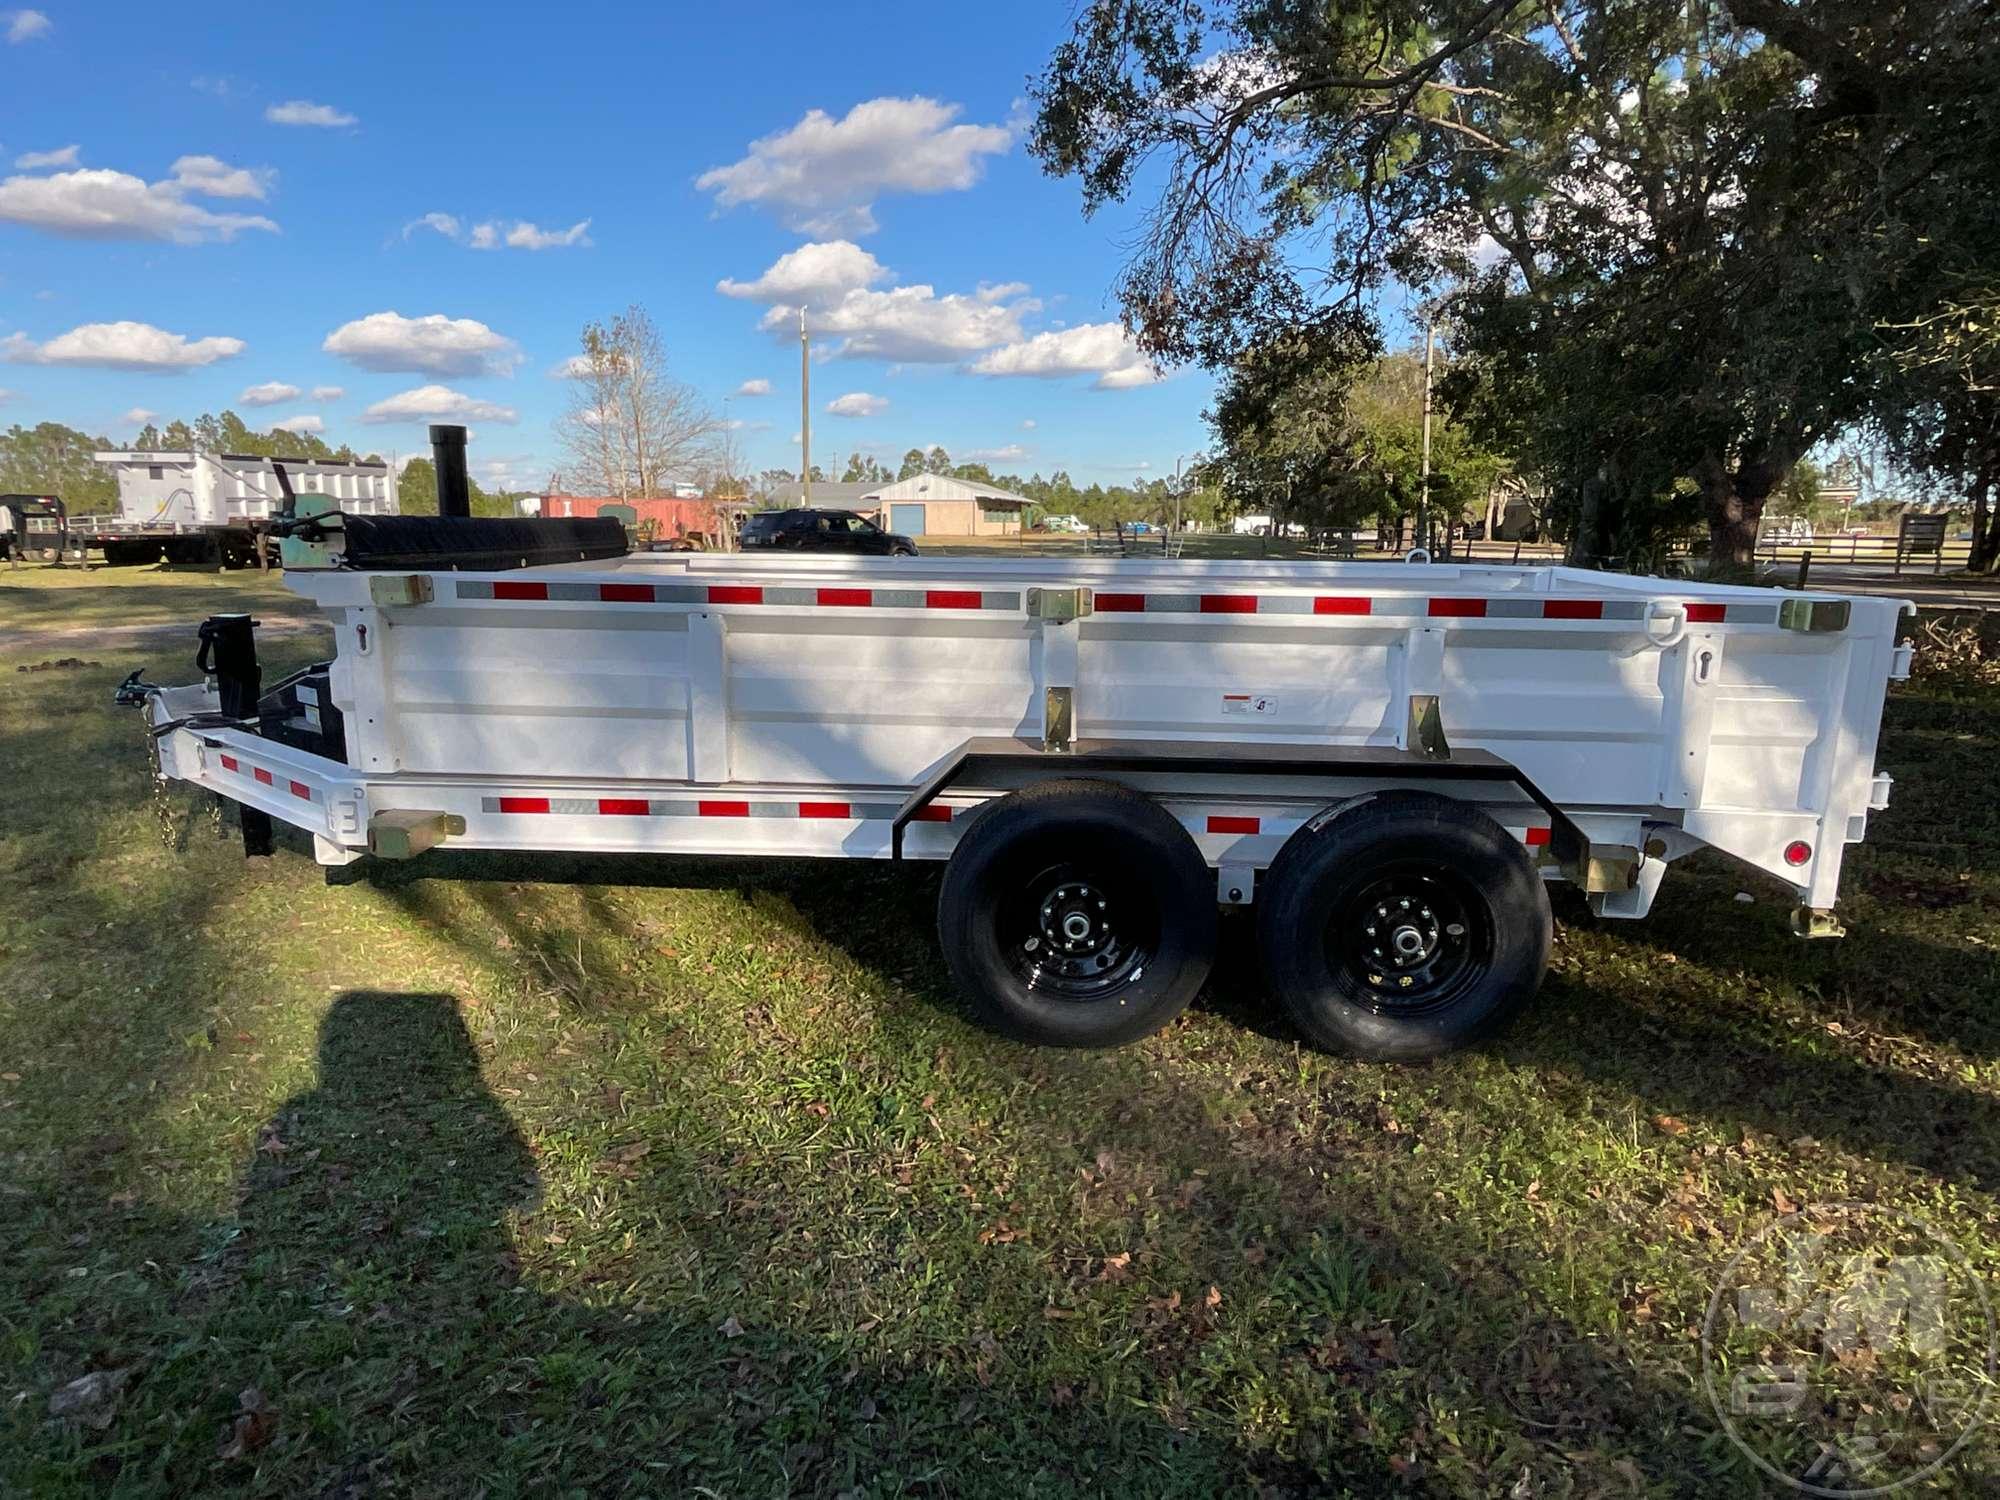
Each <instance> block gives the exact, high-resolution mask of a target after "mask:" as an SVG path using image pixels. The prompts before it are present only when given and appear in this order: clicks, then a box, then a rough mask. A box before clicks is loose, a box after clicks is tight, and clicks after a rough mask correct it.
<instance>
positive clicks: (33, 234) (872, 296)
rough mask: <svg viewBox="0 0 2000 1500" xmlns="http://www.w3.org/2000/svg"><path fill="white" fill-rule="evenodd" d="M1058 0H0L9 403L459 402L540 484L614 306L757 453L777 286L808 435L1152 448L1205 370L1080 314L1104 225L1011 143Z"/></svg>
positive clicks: (347, 425)
mask: <svg viewBox="0 0 2000 1500" xmlns="http://www.w3.org/2000/svg"><path fill="white" fill-rule="evenodd" d="M1068 16H1069V7H1068V6H1067V5H1066V4H1062V3H1048V4H1036V5H1026V4H1020V5H1009V4H1004V3H1003V4H999V5H986V6H979V7H972V6H953V5H943V6H941V5H938V4H936V3H935V0H928V3H923V4H908V5H904V4H870V5H868V6H866V7H850V6H844V5H826V4H817V5H808V4H794V3H784V4H768V5H759V4H752V5H716V4H707V5H687V4H671V5H650V6H638V5H630V6H612V5H598V4H589V3H578V4H570V5H566V6H562V7H558V8H556V9H553V10H551V9H550V8H549V7H547V6H545V5H536V6H514V5H507V4H499V5H485V6H481V7H478V8H476V9H471V8H466V7H445V6H439V5H397V6H394V7H389V6H381V7H364V6H325V7H316V6H295V7H273V6H270V5H256V6H251V5H242V6H209V7H202V8H187V9H180V8H176V9H175V11H174V13H173V20H172V22H171V24H165V23H164V20H163V15H162V13H161V12H160V10H159V9H158V7H157V6H139V5H123V4H111V3H94V4H91V5H89V6H69V5H64V4H61V3H54V0H51V3H47V4H45V5H44V6H42V7H40V8H38V9H36V10H31V11H22V10H5V9H0V76H4V85H0V86H3V87H4V93H5V97H6V99H7V108H6V110H5V111H4V114H0V153H4V155H0V389H4V390H5V391H7V392H8V393H9V394H8V395H7V396H6V397H5V398H4V402H0V422H8V423H11V422H23V423H32V422H36V421H41V420H45V419H53V420H58V421H63V422H67V423H70V424H72V425H75V426H78V427H83V428H85V429H87V430H90V431H92V432H102V433H104V434H106V435H108V436H109V437H111V438H112V439H113V440H114V441H128V440H129V439H130V438H131V436H132V435H133V433H134V432H135V431H136V429H137V425H138V420H139V419H137V418H135V417H134V416H133V415H131V414H132V413H134V412H141V411H150V412H157V413H160V414H162V415H163V416H183V415H184V416H190V417H191V416H194V415H196V414H198V413H200V412H202V411H204V410H220V409H222V408H223V407H225V406H230V407H234V408H235V409H236V410H237V411H238V412H240V413H241V414H242V415H243V416H244V418H245V419H246V420H247V421H249V422H250V423H251V424H252V425H253V426H267V425H272V424H274V423H277V422H280V421H291V420H304V421H305V422H306V423H308V424H310V422H311V421H312V420H313V419H317V420H318V422H319V423H321V424H323V435H324V436H326V437H327V438H328V439H329V440H331V441H334V442H340V441H343V440H344V441H348V442H351V443H353V444H354V445H355V446H356V447H359V448H364V449H365V448H374V449H378V450H381V451H384V452H387V451H390V450H395V451H399V452H402V453H408V452H410V451H412V450H421V449H422V448H423V447H424V444H425V436H424V423H425V422H426V421H428V420H453V419H463V420H466V421H468V422H469V423H470V425H471V426H472V427H473V428H474V458H475V462H476V465H477V467H476V469H475V473H476V474H477V475H478V477H480V479H481V480H482V482H498V483H503V484H507V485H512V486H522V487H535V488H539V487H540V486H541V485H542V483H543V482H544V480H545V479H546V478H547V476H548V473H549V471H550V470H551V469H552V468H555V467H556V466H557V465H558V463H559V457H558V453H557V448H556V444H555V441H554V437H553V434H552V431H551V422H552V420H553V418H554V417H555V415H556V414H557V412H558V410H559V409H560V407H561V405H562V402H563V399H564V391H563V387H562V383H561V381H559V380H557V379H553V378H551V377H550V374H549V372H550V371H551V369H553V368H554V367H556V366H558V365H559V364H560V362H561V361H562V360H563V359H564V358H565V357H566V356H568V355H569V354H571V353H573V352H574V351H575V349H576V338H577V333H578V330H579V328H580V327H581V325H582V324H583V323H584V321H585V320H587V319H590V318H593V317H609V316H610V315H612V314H613V313H615V312H617V311H618V310H620V309H621V308H623V307H624V306H625V305H626V304H627V303H629V302H640V303H643V304H644V305H645V306H646V308H647V309H648V310H649V311H650V312H651V313H652V315H653V317H654V319H655V321H656V322H657V323H658V324H659V326H660V327H661V329H662V331H663V332H664V334H665V335H666V338H667V341H668V346H669V350H670V353H671V356H672V360H673V365H674V368H675V371H676V373H677V374H678V375H679V377H680V378H682V379H683V380H685V381H687V382H689V383H690V384H692V385H693V386H695V387H696V388H697V389H698V390H699V391H700V392H701V393H702V394H703V395H704V396H705V397H706V398H708V400H709V401H710V402H711V403H712V404H713V405H714V406H715V407H716V409H717V410H718V412H724V411H726V414H727V416H728V417H729V418H730V419H731V420H733V421H735V422H738V423H741V424H743V425H742V427H741V429H740V431H739V437H740V441H741V444H742V447H743V450H744V452H745V456H746V458H747V460H748V462H749V465H750V467H752V468H753V469H761V468H763V467H767V466H770V467H787V468H789V467H793V466H795V465H796V463H797V453H798V449H797V447H796V445H795V443H794V442H793V438H794V436H795V434H796V433H797V430H798V396H799V391H798V346H797V342H796V336H795V333H791V332H787V333H783V334H774V333H772V332H767V331H763V329H762V328H761V327H760V325H761V324H764V323H765V322H767V321H768V322H770V323H771V324H773V325H778V326H782V327H785V328H787V329H795V326H796V323H795V318H794V317H793V316H792V315H791V314H789V313H788V312H787V311H786V310H787V309H790V308H792V307H794V306H796V305H797V303H798V302H799V301H801V300H804V301H805V302H806V303H807V304H808V305H809V306H810V307H811V308H812V309H813V319H814V322H815V324H816V325H819V327H820V328H821V330H822V331H821V332H820V333H819V334H818V335H817V338H816V342H817V343H818V344H819V346H820V348H821V350H822V352H823V353H825V354H826V355H827V356H829V357H827V358H825V359H824V360H822V361H820V362H818V363H817V364H816V366H815V371H814V378H813V395H814V403H813V404H814V408H815V410H814V417H813V452H814V456H815V458H816V459H818V460H819V461H820V462H821V463H822V464H827V463H836V462H838V461H841V460H844V457H845V455H846V454H847V453H848V452H849V451H850V450H852V449H856V448H860V449H863V450H872V451H874V452H875V453H877V454H878V455H879V456H881V457H883V458H884V459H886V460H887V461H888V462H889V463H890V464H891V465H892V466H893V464H894V463H895V462H896V460H897V458H898V457H900V455H901V453H902V452H903V451H904V450H905V449H906V448H908V447H910V446H912V445H914V444H922V445H929V444H932V443H942V444H944V445H945V447H946V448H948V449H949V450H950V451H951V453H952V454H953V456H954V457H955V458H962V457H967V456H978V457H985V458H986V459H987V461H988V462H990V463H992V464H993V465H994V467H995V469H996V470H999V471H1007V470H1016V471H1019V472H1021V473H1028V472H1031V471H1033V470H1036V469H1040V470H1041V471H1043V472H1045V473H1046V472H1051V471H1053V470H1054V469H1056V468H1058V467H1065V468H1068V469H1069V470H1070V472H1071V473H1072V474H1073V475H1074V476H1075V477H1076V479H1077V480H1078V482H1079V483H1089V482H1091V481H1092V480H1097V481H1100V482H1107V483H1108V482H1111V481H1114V480H1119V479H1129V478H1130V477H1132V476H1133V474H1134V473H1135V472H1137V471H1139V470H1140V467H1141V466H1142V465H1144V466H1148V470H1147V471H1148V472H1153V473H1160V472H1165V471H1168V470H1170V469H1171V468H1172V466H1173V462H1174V459H1175V457H1176V456H1177V455H1180V454H1184V453H1188V452H1191V451H1192V450H1194V449H1195V448H1196V447H1197V446H1199V445H1200V443H1201V441H1202V436H1203V431H1202V426H1201V423H1200V419H1199V414H1200V411H1201V408H1202V406H1203V405H1204V404H1205V402H1206V400H1207V398H1208V394H1209V390H1210V382H1209V381H1208V379H1207V378H1206V377H1205V376H1203V375H1201V374H1199V373H1179V374H1175V375H1173V376H1171V377H1170V378H1166V379H1158V378H1155V377H1156V373H1157V372H1154V371H1152V370H1151V369H1150V368H1149V367H1148V366H1147V365H1146V364H1145V363H1144V362H1143V361H1142V360H1140V359H1139V358H1138V356H1137V355H1136V353H1135V352H1134V351H1133V350H1132V349H1131V348H1130V346H1129V344H1128V343H1126V342H1125V341H1124V339H1123V337H1122V335H1121V334H1120V333H1119V332H1118V331H1117V330H1116V329H1115V328H1112V327H1110V326H1108V325H1111V324H1113V323H1115V321H1116V309H1115V306H1114V304H1113V301H1112V298H1111V294H1110V288H1111V285H1112V282H1113V281H1114V279H1115V276H1116V273H1117V270H1118V267H1119V265H1120V262H1121V260H1122V247H1123V246H1124V245H1125V244H1126V243H1127V242H1128V241H1129V237H1130V233H1131V227H1132V218H1131V216H1130V215H1129V214H1112V215H1106V216H1102V217H1100V218H1099V219H1098V220H1096V221H1093V222H1088V223H1087V222H1085V220H1084V219H1083V217H1082V215H1081V212H1080V210H1079V197H1078V192H1077V189H1076V187H1075V185H1074V184H1073V183H1064V182H1057V181H1052V180H1050V179H1048V178H1046V177H1044V176H1043V175H1042V174H1041V173H1040V172H1039V170H1038V169H1037V168H1036V166H1035V164H1034V163H1033V162H1032V160H1031V159H1030V158H1029V157H1028V156H1027V154H1026V151H1025V149H1024V146H1023V141H1022V135H1023V128H1022V127H1023V111H1024V108H1025V106H1024V102H1023V95H1024V92H1025V85H1026V81H1027V79H1028V78H1029V77H1030V75H1032V74H1033V73H1034V72H1035V71H1037V70H1038V68H1039V67H1040V66H1041V64H1042V62H1043V61H1044V60H1045V59H1046V57H1047V56H1048V54H1049V52H1050V50H1051V48H1052V47H1053V46H1054V45H1055V44H1056V43H1057V42H1058V41H1059V40H1060V39H1061V37H1062V36H1063V34H1064V33H1065V30H1066V27H1067V21H1068ZM72 148H73V149H72ZM427 216H430V217H429V218H428V222H426V220H427ZM523 226H525V227H523ZM807 247H813V248H807ZM725 282H726V283H731V285H730V287H729V288H728V293H727V294H726V293H725V291H724V290H719V289H718V288H719V286H720V285H721V284H722V283H725ZM391 314H393V315H394V316H393V317H392V316H389V315H391ZM239 345H240V347H239ZM758 381H762V382H767V383H768V386H769V394H767V395H754V394H736V393H737V392H739V391H743V390H744V389H745V388H746V385H747V386H748V389H749V390H752V391H754V390H755V389H756V388H757V387H756V386H755V385H754V384H750V383H753V382H758ZM259 387H263V388H266V390H265V391H264V392H263V394H264V395H266V396H267V397H268V398H269V399H268V400H267V402H266V404H263V405H257V404H254V403H255V399H256V398H255V395H254V394H253V395H252V396H251V397H250V398H248V399H246V395H245V393H246V392H251V393H254V392H256V389H257V388H259ZM286 388H295V392H296V393H295V394H294V393H293V392H292V391H289V390H287V389H286ZM333 389H337V390H338V391H339V394H338V395H332V394H329V393H328V392H329V391H331V390H333ZM315 392H317V393H318V394H317V395H316V394H315ZM725 398H727V399H726V406H725ZM842 398H848V399H846V400H842ZM863 398H870V399H863ZM836 402H838V403H839V404H840V406H839V409H840V410H843V411H851V412H859V413H864V414H862V415H853V416H849V415H839V414H836V413H835V412H834V411H829V409H828V408H829V406H830V404H832V403H836ZM510 418H511V420H510Z"/></svg>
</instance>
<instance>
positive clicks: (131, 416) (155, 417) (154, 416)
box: [118, 406, 160, 427]
mask: <svg viewBox="0 0 2000 1500" xmlns="http://www.w3.org/2000/svg"><path fill="white" fill-rule="evenodd" d="M118 420H119V421H121V422H123V423H124V424H125V425H126V426H128V427H144V426H146V425H147V424H148V423H151V422H157V421H159V420H160V414H159V413H158V412H156V411H154V410H153V409H152V408H151V407H146V406H135V407H133V408H132V409H131V410H130V411H128V412H126V413H125V415H124V416H122V417H120V418H119V419H118Z"/></svg>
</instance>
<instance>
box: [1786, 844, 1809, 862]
mask: <svg viewBox="0 0 2000 1500" xmlns="http://www.w3.org/2000/svg"><path fill="white" fill-rule="evenodd" d="M1811 858H1812V845H1811V844H1808V843H1807V842H1806V841H1805V840H1804V839H1793V840H1792V841H1791V842H1790V843H1789V844H1787V845H1785V863H1786V864H1788V865H1802V864H1804V863H1805V862H1806V861H1807V860H1809V859H1811Z"/></svg>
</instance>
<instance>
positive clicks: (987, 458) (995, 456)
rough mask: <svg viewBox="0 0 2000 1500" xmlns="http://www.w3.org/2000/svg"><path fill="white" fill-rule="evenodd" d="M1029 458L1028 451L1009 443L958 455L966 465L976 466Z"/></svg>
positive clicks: (966, 451) (967, 450) (969, 449)
mask: <svg viewBox="0 0 2000 1500" xmlns="http://www.w3.org/2000/svg"><path fill="white" fill-rule="evenodd" d="M1027 456H1028V450H1027V449H1026V448H1023V447H1022V446H1021V445H1020V444H1019V443H1007V444H1004V445H1003V446H1001V447H998V448H968V449H966V450H965V451H964V452H963V453H960V454H958V455H957V457H958V458H960V459H963V460H964V461H965V462H966V463H974V464H993V463H1012V462H1013V461H1014V460H1015V459H1019V458H1026V457H1027Z"/></svg>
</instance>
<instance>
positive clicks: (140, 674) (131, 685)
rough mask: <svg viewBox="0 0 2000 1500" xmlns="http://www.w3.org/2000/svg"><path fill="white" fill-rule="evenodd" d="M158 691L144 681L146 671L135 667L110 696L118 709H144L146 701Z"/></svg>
mask: <svg viewBox="0 0 2000 1500" xmlns="http://www.w3.org/2000/svg"><path fill="white" fill-rule="evenodd" d="M159 691H160V689H159V688H158V687H157V686H155V685H154V684H153V683H150V682H148V681H146V669H145V668H144V667H135V668H133V669H132V672H131V675H130V676H128V677H127V678H126V679H125V680H124V681H123V682H121V683H119V684H118V687H117V689H116V690H115V691H114V692H113V693H112V694H111V701H112V702H113V703H114V704H116V705H117V706H118V707H119V708H144V707H145V706H146V700H147V699H148V698H151V697H152V696H153V694H155V693H157V692H159Z"/></svg>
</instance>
